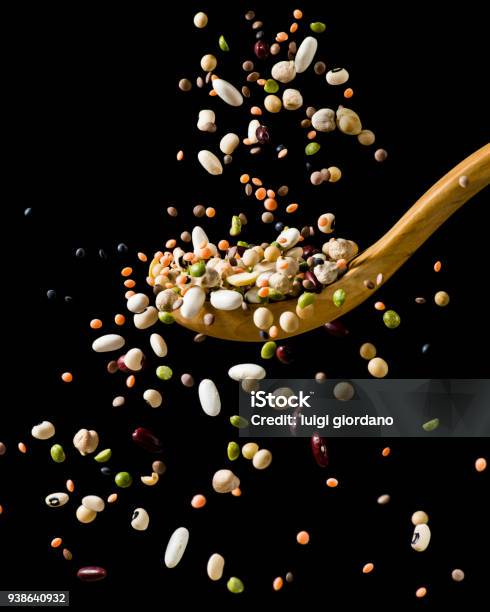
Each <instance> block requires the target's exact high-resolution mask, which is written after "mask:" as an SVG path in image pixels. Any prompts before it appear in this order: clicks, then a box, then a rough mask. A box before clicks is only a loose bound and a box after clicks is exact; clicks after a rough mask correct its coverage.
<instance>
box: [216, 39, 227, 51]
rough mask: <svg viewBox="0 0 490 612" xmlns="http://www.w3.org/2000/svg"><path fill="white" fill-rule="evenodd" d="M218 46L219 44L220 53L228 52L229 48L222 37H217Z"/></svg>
mask: <svg viewBox="0 0 490 612" xmlns="http://www.w3.org/2000/svg"><path fill="white" fill-rule="evenodd" d="M218 44H219V48H220V49H221V51H229V50H230V47H229V46H228V43H227V42H226V39H225V37H224V36H223V35H221V36H220V37H219V40H218Z"/></svg>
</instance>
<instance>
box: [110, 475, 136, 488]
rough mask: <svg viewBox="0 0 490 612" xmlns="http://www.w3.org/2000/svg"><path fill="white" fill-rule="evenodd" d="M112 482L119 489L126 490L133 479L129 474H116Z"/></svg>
mask: <svg viewBox="0 0 490 612" xmlns="http://www.w3.org/2000/svg"><path fill="white" fill-rule="evenodd" d="M114 482H115V483H116V484H117V486H118V487H119V488H120V489H127V488H128V487H130V486H131V485H132V484H133V477H132V476H131V474H130V473H129V472H118V473H117V474H116V477H115V478H114Z"/></svg>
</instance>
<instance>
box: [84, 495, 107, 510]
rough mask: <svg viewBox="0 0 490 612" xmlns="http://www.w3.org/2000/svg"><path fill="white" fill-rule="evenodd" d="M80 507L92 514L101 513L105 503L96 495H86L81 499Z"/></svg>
mask: <svg viewBox="0 0 490 612" xmlns="http://www.w3.org/2000/svg"><path fill="white" fill-rule="evenodd" d="M82 506H83V507H84V508H87V509H88V510H93V511H94V512H102V510H104V508H105V503H104V500H103V499H102V497H99V496H98V495H86V496H85V497H84V498H83V499H82Z"/></svg>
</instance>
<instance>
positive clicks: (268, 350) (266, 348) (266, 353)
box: [260, 340, 277, 359]
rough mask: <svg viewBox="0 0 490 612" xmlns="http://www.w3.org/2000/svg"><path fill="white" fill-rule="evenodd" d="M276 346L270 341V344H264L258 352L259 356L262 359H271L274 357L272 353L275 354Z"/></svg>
mask: <svg viewBox="0 0 490 612" xmlns="http://www.w3.org/2000/svg"><path fill="white" fill-rule="evenodd" d="M276 348H277V345H276V343H275V342H273V341H272V340H271V341H270V342H266V343H265V344H264V345H263V346H262V349H261V351H260V356H261V357H262V359H272V357H274V353H275V352H276Z"/></svg>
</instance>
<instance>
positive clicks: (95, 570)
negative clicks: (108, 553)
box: [77, 565, 107, 582]
mask: <svg viewBox="0 0 490 612" xmlns="http://www.w3.org/2000/svg"><path fill="white" fill-rule="evenodd" d="M77 576H78V578H80V580H83V581H84V582H97V580H103V579H104V578H105V577H106V576H107V571H106V570H105V569H104V568H103V567H98V566H97V565H87V566H86V567H81V568H80V569H79V570H78V572H77Z"/></svg>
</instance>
